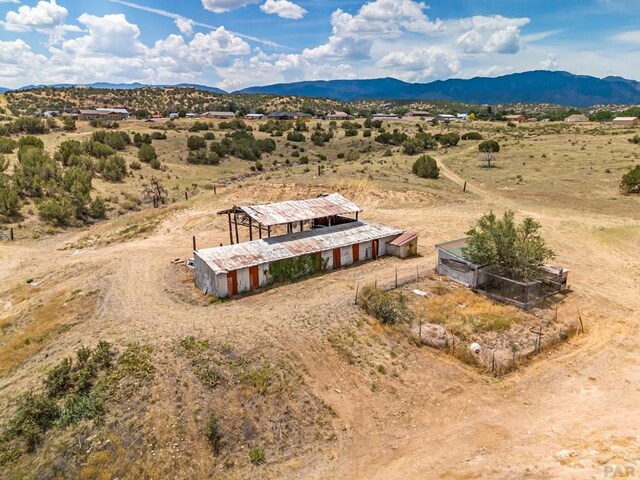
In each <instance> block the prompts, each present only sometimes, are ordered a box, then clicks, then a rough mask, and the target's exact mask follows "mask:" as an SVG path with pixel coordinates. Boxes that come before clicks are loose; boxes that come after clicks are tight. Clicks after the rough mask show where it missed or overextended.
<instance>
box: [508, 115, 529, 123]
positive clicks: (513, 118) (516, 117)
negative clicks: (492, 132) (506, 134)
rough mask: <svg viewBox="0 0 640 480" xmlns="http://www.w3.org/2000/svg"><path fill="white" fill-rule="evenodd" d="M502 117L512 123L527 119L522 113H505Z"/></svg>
mask: <svg viewBox="0 0 640 480" xmlns="http://www.w3.org/2000/svg"><path fill="white" fill-rule="evenodd" d="M504 119H505V120H506V121H507V122H513V123H522V122H526V121H527V117H525V116H524V115H505V116H504Z"/></svg>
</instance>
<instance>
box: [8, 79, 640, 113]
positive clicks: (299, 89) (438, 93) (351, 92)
mask: <svg viewBox="0 0 640 480" xmlns="http://www.w3.org/2000/svg"><path fill="white" fill-rule="evenodd" d="M74 86H76V85H74V84H57V85H29V86H26V87H22V88H19V89H17V90H26V89H33V88H41V87H54V88H71V87H74ZM85 86H86V87H91V88H104V89H136V88H144V87H147V86H148V87H160V88H194V89H196V90H203V91H207V92H213V93H219V94H226V93H228V92H225V91H224V90H221V89H219V88H216V87H209V86H206V85H198V84H188V83H181V84H177V85H145V84H142V83H93V84H88V85H85ZM7 90H10V89H4V88H0V92H4V91H7ZM233 93H234V94H236V93H237V94H271V95H295V96H299V97H316V98H329V99H334V100H340V101H344V102H351V101H355V100H444V101H451V102H463V103H475V104H497V103H553V104H558V105H565V106H573V107H587V106H590V105H602V104H605V105H606V104H626V105H628V104H640V82H638V81H636V80H629V79H625V78H622V77H615V76H609V77H605V78H597V77H592V76H588V75H574V74H572V73H569V72H556V71H547V70H534V71H530V72H523V73H513V74H509V75H503V76H500V77H475V78H470V79H456V78H452V79H448V80H436V81H434V82H430V83H408V82H403V81H402V80H398V79H395V78H377V79H363V80H316V81H305V82H294V83H278V84H274V85H266V86H259V87H249V88H245V89H242V90H237V91H235V92H233Z"/></svg>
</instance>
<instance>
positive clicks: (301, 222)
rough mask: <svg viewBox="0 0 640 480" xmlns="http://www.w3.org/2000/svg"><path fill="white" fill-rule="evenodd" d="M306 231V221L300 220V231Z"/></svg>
mask: <svg viewBox="0 0 640 480" xmlns="http://www.w3.org/2000/svg"><path fill="white" fill-rule="evenodd" d="M303 230H304V221H303V220H300V231H303Z"/></svg>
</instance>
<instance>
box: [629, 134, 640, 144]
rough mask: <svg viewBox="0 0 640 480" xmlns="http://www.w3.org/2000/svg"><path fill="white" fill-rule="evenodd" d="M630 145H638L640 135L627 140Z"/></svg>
mask: <svg viewBox="0 0 640 480" xmlns="http://www.w3.org/2000/svg"><path fill="white" fill-rule="evenodd" d="M627 140H628V141H629V143H635V144H636V145H637V144H639V143H640V135H634V136H633V137H631V138H628V139H627Z"/></svg>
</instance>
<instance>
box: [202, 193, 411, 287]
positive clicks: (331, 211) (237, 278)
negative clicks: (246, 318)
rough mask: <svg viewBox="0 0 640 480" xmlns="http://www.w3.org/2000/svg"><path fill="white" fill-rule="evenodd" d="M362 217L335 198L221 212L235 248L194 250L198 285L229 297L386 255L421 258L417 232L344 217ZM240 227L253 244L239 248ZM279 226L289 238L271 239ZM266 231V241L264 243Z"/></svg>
mask: <svg viewBox="0 0 640 480" xmlns="http://www.w3.org/2000/svg"><path fill="white" fill-rule="evenodd" d="M359 212H360V208H359V207H358V206H357V205H355V204H353V203H351V202H350V201H348V200H347V199H345V198H344V197H342V196H341V195H339V194H335V193H334V194H331V195H325V196H320V197H318V198H314V199H308V200H300V201H289V202H280V203H275V204H269V205H253V206H245V207H234V208H232V209H230V210H225V211H222V212H219V214H227V215H228V216H229V235H230V239H231V245H227V246H221V247H217V248H208V249H202V250H195V251H194V267H195V284H196V286H197V287H198V288H200V289H201V290H202V291H203V292H205V293H207V294H211V295H214V296H216V297H227V296H234V295H237V294H239V293H243V292H248V291H251V290H256V289H258V288H260V287H264V286H266V285H270V284H273V283H277V282H283V281H288V280H294V279H296V278H299V277H302V276H305V275H309V274H312V273H315V272H321V271H327V270H336V269H339V268H341V267H345V266H348V265H351V264H354V263H357V262H362V261H366V260H375V259H377V258H378V257H382V256H385V255H394V256H397V257H400V258H406V257H408V256H411V255H415V254H416V253H417V245H418V235H417V234H415V233H410V232H405V231H403V230H400V229H397V228H395V227H389V226H386V225H380V224H377V223H368V222H362V221H359V220H357V219H352V218H348V217H344V216H341V214H349V213H351V214H353V213H355V214H356V218H357V215H358V213H359ZM232 215H233V220H232ZM305 224H307V225H308V229H306V230H305V228H304V226H305ZM238 225H244V226H247V227H248V228H249V236H250V241H249V242H245V243H238V242H239V235H238ZM278 225H286V226H287V233H286V234H284V235H279V236H275V237H271V228H272V227H276V226H278ZM295 225H297V226H298V227H297V228H299V231H297V232H294V231H293V230H294V226H295ZM234 227H235V228H234ZM254 227H255V228H257V229H258V232H259V235H260V238H259V239H257V240H253V229H254ZM234 230H235V234H236V238H235V240H236V243H235V244H234V238H233V233H234ZM264 231H266V232H267V235H268V236H267V238H262V233H263V232H264Z"/></svg>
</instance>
